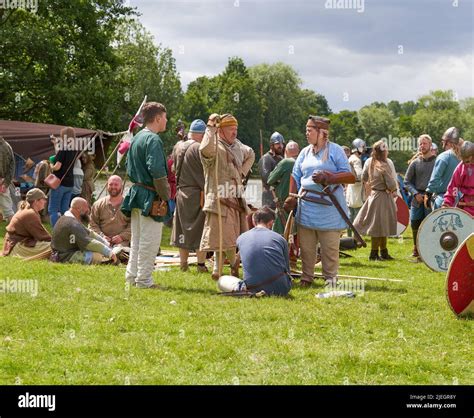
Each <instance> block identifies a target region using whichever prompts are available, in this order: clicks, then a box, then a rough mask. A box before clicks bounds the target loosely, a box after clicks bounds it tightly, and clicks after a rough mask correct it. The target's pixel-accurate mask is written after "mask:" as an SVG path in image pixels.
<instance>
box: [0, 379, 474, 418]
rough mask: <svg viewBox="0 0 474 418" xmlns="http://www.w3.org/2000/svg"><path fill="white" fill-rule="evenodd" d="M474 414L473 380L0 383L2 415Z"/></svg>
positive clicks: (437, 415) (246, 415)
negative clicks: (448, 382)
mask: <svg viewBox="0 0 474 418" xmlns="http://www.w3.org/2000/svg"><path fill="white" fill-rule="evenodd" d="M473 415H474V390H473V386H2V387H0V418H9V417H23V416H36V417H93V416H100V417H108V416H113V417H147V416H154V417H183V416H186V417H199V416H205V417H225V416H229V417H244V416H245V417H265V416H271V417H279V416H288V417H303V416H305V417H339V416H340V417H354V416H361V417H362V416H363V417H368V416H377V417H472V416H473Z"/></svg>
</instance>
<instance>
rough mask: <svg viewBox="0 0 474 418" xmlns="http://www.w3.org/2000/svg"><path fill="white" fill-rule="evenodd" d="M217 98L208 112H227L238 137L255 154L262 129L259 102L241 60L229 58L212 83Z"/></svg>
mask: <svg viewBox="0 0 474 418" xmlns="http://www.w3.org/2000/svg"><path fill="white" fill-rule="evenodd" d="M215 82H216V83H217V86H218V91H219V99H218V101H217V103H216V104H215V105H214V108H213V109H212V111H217V112H218V113H221V114H222V113H231V114H233V115H234V116H235V117H236V118H237V120H238V121H239V133H238V137H239V139H241V140H242V141H243V142H244V143H245V144H247V145H249V146H251V147H252V148H253V149H254V150H255V151H256V150H257V149H258V147H259V142H260V140H259V129H260V128H261V126H262V122H263V120H262V117H261V115H262V103H261V99H260V97H259V95H258V93H257V88H256V86H255V82H254V80H253V79H252V78H251V77H250V74H249V71H248V69H247V68H246V66H245V64H244V62H243V60H242V59H241V58H238V57H233V58H230V59H229V62H228V64H227V67H226V68H225V70H224V72H223V73H222V74H221V75H219V76H218V77H217V79H216V80H215Z"/></svg>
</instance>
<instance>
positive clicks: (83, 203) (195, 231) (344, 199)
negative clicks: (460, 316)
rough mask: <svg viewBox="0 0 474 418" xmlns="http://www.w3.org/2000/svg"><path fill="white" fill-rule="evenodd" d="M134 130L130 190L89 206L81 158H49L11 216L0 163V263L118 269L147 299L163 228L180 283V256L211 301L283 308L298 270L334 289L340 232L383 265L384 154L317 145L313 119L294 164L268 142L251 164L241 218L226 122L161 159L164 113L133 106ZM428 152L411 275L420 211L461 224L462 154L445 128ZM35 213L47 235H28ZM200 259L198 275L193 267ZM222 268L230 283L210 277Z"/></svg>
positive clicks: (470, 155)
mask: <svg viewBox="0 0 474 418" xmlns="http://www.w3.org/2000/svg"><path fill="white" fill-rule="evenodd" d="M142 116H143V122H144V127H143V129H142V130H141V131H140V132H138V134H137V135H136V136H135V137H134V138H133V140H132V142H131V145H130V149H129V151H128V154H127V164H126V167H127V176H128V179H129V180H130V182H131V186H130V188H129V189H128V191H127V193H126V195H125V196H124V195H123V193H124V182H123V180H122V178H120V177H119V176H117V175H113V176H111V177H109V179H108V181H107V191H108V195H107V196H106V197H103V198H101V199H99V200H97V201H95V202H92V196H93V191H94V184H93V178H94V175H95V173H96V171H95V167H94V163H93V158H92V157H91V156H90V155H89V154H87V153H78V152H76V151H67V150H56V151H57V152H56V153H55V155H54V156H52V157H51V158H50V159H49V160H45V161H41V162H40V163H38V164H37V167H36V169H35V176H36V178H35V182H36V183H35V186H36V187H34V188H32V189H31V190H29V191H28V193H27V194H26V198H25V200H24V201H23V202H22V203H21V205H20V207H19V209H18V211H16V213H14V210H13V209H12V204H11V201H9V184H10V182H11V181H12V178H11V174H9V173H10V171H11V170H10V167H9V166H8V156H3V157H2V161H1V162H2V164H3V166H4V167H3V168H2V170H3V173H1V174H2V178H1V180H0V182H1V183H0V209H1V211H2V213H3V216H4V217H5V218H6V219H7V227H6V235H5V240H4V248H3V255H4V256H17V257H22V258H27V259H31V258H32V257H33V258H34V257H36V256H41V255H43V254H48V252H49V254H48V256H49V257H50V259H51V260H52V261H55V262H68V263H81V264H103V263H112V264H118V263H120V262H123V263H126V264H127V266H126V272H125V280H126V282H127V283H129V285H131V286H135V287H137V288H159V285H158V284H157V283H155V282H154V279H153V272H154V270H155V259H156V256H157V254H158V253H159V251H160V244H161V239H162V232H163V225H164V224H169V223H170V222H171V226H172V232H171V244H172V245H173V246H175V247H177V248H178V250H179V257H180V268H181V270H182V271H188V270H189V265H188V259H189V255H190V253H191V252H193V253H194V252H195V253H196V256H197V272H198V273H211V277H212V279H213V280H215V281H217V284H218V287H219V289H220V290H221V291H223V292H237V293H239V294H240V293H249V292H250V293H255V292H262V291H263V292H264V293H265V294H268V295H286V294H288V292H289V291H290V289H291V285H292V281H291V276H290V272H291V269H295V268H296V262H297V260H298V259H300V260H301V266H302V272H301V280H300V285H301V286H302V287H307V286H310V285H311V284H312V282H313V281H314V279H315V265H316V263H317V262H319V261H320V262H321V270H322V276H323V278H324V280H325V281H326V284H328V285H334V284H335V283H336V282H337V276H338V269H339V254H340V246H341V238H342V237H343V235H344V234H345V232H346V230H347V232H346V234H347V236H348V237H352V236H353V235H355V237H356V238H357V237H360V234H362V235H368V236H370V238H371V251H370V256H369V260H372V261H386V260H392V259H393V257H392V256H391V255H390V254H389V251H388V248H387V241H388V240H387V238H388V237H390V236H395V235H396V234H397V207H396V204H395V198H396V197H397V195H398V194H399V193H400V190H399V182H398V181H397V173H396V171H395V166H394V164H393V162H392V160H391V159H390V158H389V157H388V155H389V150H388V147H387V144H386V143H385V142H384V141H377V142H375V143H374V144H373V145H372V147H371V150H370V152H369V151H368V148H367V146H366V143H365V141H363V140H362V139H360V138H356V139H355V140H354V141H353V142H352V148H349V147H345V148H344V147H342V146H340V145H338V144H336V143H334V142H332V141H331V140H330V120H329V119H327V118H324V117H319V116H309V117H308V120H307V123H306V127H305V129H306V139H307V142H308V145H307V146H306V147H304V148H303V149H301V150H300V147H299V145H298V144H297V143H296V142H295V141H288V143H286V142H285V139H284V137H283V135H282V134H280V133H279V132H274V133H273V134H272V135H271V137H270V141H269V151H268V152H267V153H266V154H264V155H263V156H262V157H261V159H260V161H259V162H258V170H259V173H260V176H261V179H262V207H261V208H260V209H255V208H250V207H249V205H248V204H247V203H246V201H245V197H244V195H245V187H246V183H247V179H248V176H249V174H250V172H251V169H252V166H253V164H254V162H255V153H254V151H253V149H252V148H251V147H249V146H247V145H245V144H244V143H243V142H241V141H240V140H239V139H238V137H237V136H238V121H237V119H236V118H235V116H233V115H231V114H223V115H218V114H216V113H214V114H212V115H210V116H209V118H208V121H207V122H204V121H203V120H200V119H196V120H194V121H193V122H192V123H191V125H190V129H189V132H187V133H185V132H184V128H183V129H180V130H179V134H180V138H179V141H178V142H177V143H176V144H175V146H174V148H173V151H172V154H171V156H169V157H167V156H166V155H165V152H164V145H163V142H162V140H161V138H160V136H159V134H160V133H161V132H163V131H165V130H166V125H167V111H166V107H165V106H164V105H163V104H160V103H157V102H149V103H146V104H145V105H144V107H143V110H142ZM61 135H65V136H68V137H74V130H73V129H72V128H66V129H64V130H63V132H61ZM1 140H2V141H3V139H1ZM441 145H442V147H443V150H444V151H443V152H442V153H441V154H439V155H436V154H437V147H435V144H434V143H433V141H432V139H431V137H430V136H429V135H427V134H422V135H420V137H419V138H418V150H417V153H416V154H415V155H414V156H413V158H412V159H411V161H410V162H409V166H408V169H407V171H406V174H405V179H404V184H403V188H404V189H405V191H407V192H408V194H409V195H410V197H411V203H410V223H411V228H412V230H413V240H414V248H413V253H412V256H413V260H412V261H419V251H418V247H417V244H418V243H417V240H416V236H417V231H418V229H419V227H420V225H421V222H422V221H423V219H424V218H426V216H428V215H429V213H430V212H431V211H432V210H433V209H436V208H439V207H454V206H457V207H460V208H461V209H463V210H466V211H467V212H469V213H470V214H471V215H474V174H473V172H474V144H473V143H471V142H469V141H464V140H462V139H461V138H460V135H459V130H458V129H456V128H455V127H452V128H449V129H447V130H446V132H445V133H444V135H443V137H442V138H441ZM5 161H7V163H6V164H4V162H5ZM5 167H6V168H5ZM51 173H53V174H54V175H55V176H56V177H57V178H58V179H59V180H60V183H59V186H57V187H54V188H49V187H48V181H47V178H48V176H50V175H51ZM47 194H48V196H47ZM47 202H48V203H47ZM46 207H47V209H48V210H47V212H48V214H49V219H50V223H51V226H52V233H51V234H50V233H49V232H48V231H47V230H46V229H45V227H44V226H43V224H42V217H41V215H42V214H43V215H44V211H45V208H46ZM43 220H44V218H43ZM293 220H294V222H292V221H293ZM356 241H357V240H355V239H354V242H356ZM210 257H212V258H213V267H212V272H210V271H209V270H208V268H207V266H206V259H207V258H210ZM225 264H229V265H230V275H225V274H224V272H223V271H224V270H223V266H224V265H225ZM240 264H242V268H243V279H241V278H240V274H239V267H240Z"/></svg>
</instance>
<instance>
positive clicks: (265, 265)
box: [218, 206, 291, 296]
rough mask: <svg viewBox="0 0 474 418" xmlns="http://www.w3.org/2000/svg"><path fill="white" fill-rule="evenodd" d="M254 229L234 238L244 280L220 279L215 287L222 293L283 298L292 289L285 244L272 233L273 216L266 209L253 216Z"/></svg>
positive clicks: (269, 210) (273, 214) (223, 277)
mask: <svg viewBox="0 0 474 418" xmlns="http://www.w3.org/2000/svg"><path fill="white" fill-rule="evenodd" d="M253 221H254V223H255V228H253V229H251V230H250V231H247V232H244V233H243V234H242V235H241V236H240V237H239V238H238V239H237V246H238V247H239V254H240V258H241V260H242V267H243V270H244V280H240V279H239V278H237V277H233V276H222V277H220V279H219V282H218V286H219V289H220V290H221V291H223V292H244V291H250V292H252V293H258V292H261V291H262V290H263V291H264V292H265V294H266V295H276V296H285V295H287V294H288V292H289V291H290V289H291V279H290V276H289V272H290V265H289V254H288V244H287V242H286V241H285V239H284V238H283V237H282V236H281V235H280V234H277V233H276V232H274V231H272V230H271V229H272V225H273V222H274V221H275V213H274V212H273V210H271V209H270V208H269V207H268V206H264V207H263V208H262V209H259V210H258V211H257V212H255V213H254V215H253Z"/></svg>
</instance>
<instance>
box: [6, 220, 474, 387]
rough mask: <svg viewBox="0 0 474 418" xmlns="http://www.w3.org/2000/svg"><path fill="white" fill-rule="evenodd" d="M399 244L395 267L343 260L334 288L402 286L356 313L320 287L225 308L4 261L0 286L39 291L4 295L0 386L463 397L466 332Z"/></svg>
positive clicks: (93, 274) (205, 289)
mask: <svg viewBox="0 0 474 418" xmlns="http://www.w3.org/2000/svg"><path fill="white" fill-rule="evenodd" d="M4 225H5V224H4V223H3V226H2V227H1V230H0V236H1V237H2V239H3V235H4V230H5V227H4ZM409 233H410V231H407V233H406V235H405V237H404V242H403V243H400V242H399V241H398V240H395V239H394V240H390V241H389V250H390V251H391V253H392V255H394V256H395V257H396V258H397V260H396V261H393V262H376V263H374V262H369V261H368V259H367V257H368V252H369V250H368V249H363V250H358V251H357V252H352V253H351V254H352V255H353V256H354V258H350V259H342V260H341V268H340V273H343V274H352V275H362V276H373V277H387V278H393V279H403V280H404V281H405V282H404V283H384V282H366V283H365V291H364V293H363V294H359V295H357V297H356V298H353V299H348V298H333V299H317V298H315V294H316V293H317V292H320V291H322V290H323V283H322V282H321V281H319V282H318V283H316V284H315V285H314V286H313V287H311V288H309V289H300V288H295V289H293V290H292V292H291V297H289V298H261V299H248V298H243V299H239V298H230V297H222V296H218V295H217V292H216V285H215V283H214V282H213V281H212V280H211V278H210V275H207V274H200V275H199V274H197V273H195V272H194V269H193V268H191V272H188V273H181V272H179V271H177V270H173V271H169V272H160V273H155V274H156V281H157V282H158V283H160V284H162V285H165V286H167V290H162V291H158V290H141V289H135V288H132V289H130V290H126V288H125V286H124V268H120V267H113V266H100V267H99V266H98V267H89V266H78V265H58V264H52V263H49V262H47V261H37V262H29V263H27V262H22V261H20V260H18V259H12V258H3V259H1V261H0V263H1V264H0V270H1V273H0V278H1V279H7V278H9V279H10V280H19V279H22V280H24V279H35V280H38V283H39V288H38V295H37V296H36V297H33V296H31V295H30V294H28V293H2V294H0V305H1V321H0V347H1V350H0V384H6V385H14V384H118V385H123V384H131V385H136V384H212V385H214V384H223V385H232V384H241V385H247V384H251V385H253V384H257V385H258V384H271V385H276V384H283V385H289V384H297V385H299V384H306V385H307V384H330V385H333V384H334V385H342V384H349V385H359V384H369V385H374V384H375V385H377V384H389V385H394V384H441V385H443V384H446V385H452V384H473V383H474V371H473V368H472V353H473V351H472V347H473V346H472V343H473V335H474V333H473V328H474V321H472V320H459V319H457V318H456V317H455V316H454V314H453V313H452V312H451V310H450V308H449V307H448V304H447V302H446V296H445V289H444V284H445V275H444V274H441V273H434V272H432V271H430V270H429V269H428V268H427V267H426V266H425V265H424V264H413V263H409V262H408V261H407V259H408V256H409V254H410V253H411V248H412V242H411V237H410V236H409ZM168 237H169V230H167V231H166V234H165V236H164V239H163V243H165V242H168V241H169V238H168Z"/></svg>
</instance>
